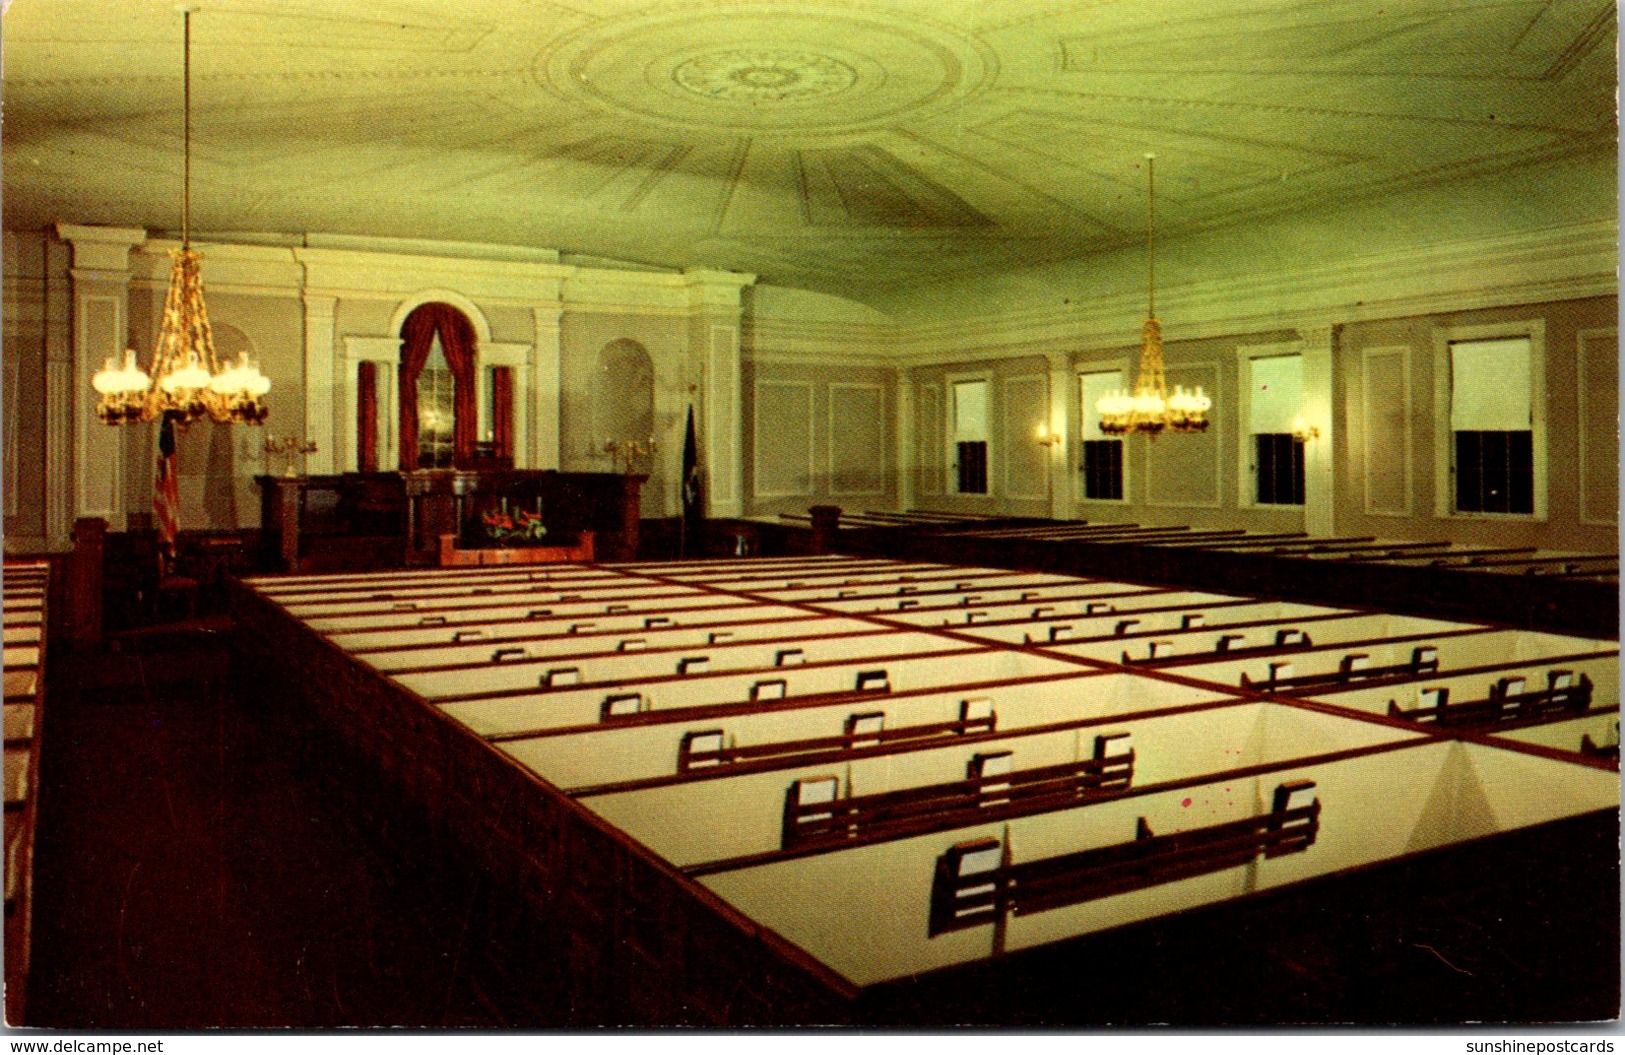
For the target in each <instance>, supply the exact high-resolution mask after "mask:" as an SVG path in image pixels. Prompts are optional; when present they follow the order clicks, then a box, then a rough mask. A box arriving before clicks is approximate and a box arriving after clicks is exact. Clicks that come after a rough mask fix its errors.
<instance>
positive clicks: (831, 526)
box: [807, 506, 841, 555]
mask: <svg viewBox="0 0 1625 1055" xmlns="http://www.w3.org/2000/svg"><path fill="white" fill-rule="evenodd" d="M807 512H808V513H810V514H812V551H813V553H814V554H815V555H822V554H825V553H829V552H832V551H833V550H834V549H835V535H836V533H837V532H838V531H839V530H840V528H841V507H840V506H813V507H812V508H811V509H809V510H807Z"/></svg>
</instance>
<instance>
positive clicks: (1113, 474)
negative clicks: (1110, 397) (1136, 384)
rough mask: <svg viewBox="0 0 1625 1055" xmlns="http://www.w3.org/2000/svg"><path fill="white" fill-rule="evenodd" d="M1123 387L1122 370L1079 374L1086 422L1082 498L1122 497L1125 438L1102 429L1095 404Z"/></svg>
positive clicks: (1084, 427)
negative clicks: (1117, 436)
mask: <svg viewBox="0 0 1625 1055" xmlns="http://www.w3.org/2000/svg"><path fill="white" fill-rule="evenodd" d="M1122 387H1123V371H1121V370H1104V371H1101V372H1099V373H1088V374H1079V375H1078V391H1079V395H1080V398H1081V399H1082V401H1083V408H1082V412H1081V413H1080V414H1079V415H1078V420H1079V421H1081V422H1082V423H1083V457H1082V459H1081V461H1082V464H1083V497H1084V498H1093V499H1100V500H1105V501H1112V502H1121V501H1122V500H1123V441H1122V440H1121V439H1119V438H1116V437H1113V436H1107V435H1106V434H1105V433H1104V432H1101V431H1100V414H1099V413H1098V412H1097V411H1096V410H1095V404H1096V403H1098V402H1100V398H1101V397H1102V396H1104V395H1106V394H1107V393H1109V392H1115V391H1117V390H1118V389H1120V388H1122Z"/></svg>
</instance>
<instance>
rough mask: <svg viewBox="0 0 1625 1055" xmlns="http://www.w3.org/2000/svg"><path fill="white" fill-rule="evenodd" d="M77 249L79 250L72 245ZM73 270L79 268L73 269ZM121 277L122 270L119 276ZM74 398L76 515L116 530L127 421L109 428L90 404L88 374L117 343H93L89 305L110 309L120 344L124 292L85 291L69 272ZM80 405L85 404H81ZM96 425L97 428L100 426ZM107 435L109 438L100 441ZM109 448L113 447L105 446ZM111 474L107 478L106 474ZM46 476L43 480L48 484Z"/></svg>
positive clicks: (120, 522) (80, 278)
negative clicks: (103, 521)
mask: <svg viewBox="0 0 1625 1055" xmlns="http://www.w3.org/2000/svg"><path fill="white" fill-rule="evenodd" d="M76 251H77V250H76ZM76 270H77V269H76ZM120 277H122V276H120ZM116 282H117V279H114V278H109V279H108V280H106V281H104V282H103V283H102V284H103V285H106V286H114V285H115V283H116ZM73 283H74V295H73V299H74V305H73V308H74V311H73V386H72V389H71V397H72V402H73V413H72V421H73V422H74V425H75V426H76V428H75V431H76V433H77V435H76V436H75V442H74V445H73V453H74V458H73V468H74V499H75V500H74V509H73V515H74V517H76V518H77V517H104V518H106V520H107V523H108V526H109V527H110V528H111V529H112V530H114V531H123V530H124V523H125V521H124V512H125V510H124V469H125V437H126V433H127V431H128V427H127V426H120V427H118V428H112V429H109V428H108V427H107V426H106V425H103V424H102V423H101V421H100V420H98V419H97V417H96V415H95V414H94V413H93V412H92V411H91V410H90V409H89V407H88V405H87V404H88V403H89V401H90V400H91V399H92V398H94V397H93V396H92V391H93V390H92V389H91V387H90V378H91V376H92V375H93V374H94V373H95V372H96V371H97V370H99V369H100V368H101V365H102V360H103V359H105V358H106V357H107V356H116V355H117V354H118V353H119V351H120V350H121V349H120V348H119V347H110V348H92V347H90V345H89V340H90V320H89V315H90V311H91V308H92V307H93V306H100V309H101V310H103V311H110V312H111V313H112V320H111V323H110V324H109V327H108V329H109V330H110V332H111V334H112V335H113V338H114V340H115V342H117V343H118V344H122V340H123V337H126V336H128V333H129V326H128V323H127V321H126V318H125V310H126V298H125V296H124V295H123V292H122V289H120V291H119V292H117V293H88V292H84V291H82V290H81V288H80V286H81V284H85V285H88V284H89V282H88V281H87V279H86V278H85V277H84V275H83V274H75V275H74V276H73ZM82 407H83V409H81V408H82ZM97 430H100V431H99V432H98V431H97ZM102 440H105V441H107V442H101V441H102ZM109 448H111V450H109ZM109 475H110V476H111V480H110V482H109V481H108V480H107V477H108V476H109ZM49 483H50V481H47V484H49Z"/></svg>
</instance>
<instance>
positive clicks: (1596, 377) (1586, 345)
mask: <svg viewBox="0 0 1625 1055" xmlns="http://www.w3.org/2000/svg"><path fill="white" fill-rule="evenodd" d="M1576 340H1577V341H1578V342H1579V345H1580V348H1579V364H1578V367H1577V369H1576V370H1575V384H1576V385H1577V386H1578V387H1579V393H1578V396H1579V399H1578V402H1579V430H1578V431H1579V437H1578V443H1579V447H1580V459H1579V461H1580V466H1579V469H1580V473H1579V476H1580V496H1579V499H1580V508H1579V519H1580V523H1582V524H1598V525H1602V526H1605V527H1616V526H1617V525H1618V524H1619V327H1617V326H1608V327H1602V328H1598V329H1591V330H1581V331H1580V332H1579V333H1578V334H1577V335H1576ZM1593 435H1596V436H1601V437H1605V443H1604V446H1603V448H1602V449H1601V450H1597V449H1594V448H1593V446H1592V443H1591V439H1592V436H1593ZM1609 441H1611V442H1609ZM1594 472H1595V473H1597V474H1598V475H1599V476H1600V477H1601V478H1602V479H1601V480H1600V481H1599V482H1600V483H1601V486H1600V487H1599V486H1595V485H1588V483H1587V481H1588V480H1589V479H1590V477H1591V476H1592V474H1593V473H1594ZM1599 492H1600V494H1599ZM1593 507H1595V509H1597V510H1601V514H1600V515H1593Z"/></svg>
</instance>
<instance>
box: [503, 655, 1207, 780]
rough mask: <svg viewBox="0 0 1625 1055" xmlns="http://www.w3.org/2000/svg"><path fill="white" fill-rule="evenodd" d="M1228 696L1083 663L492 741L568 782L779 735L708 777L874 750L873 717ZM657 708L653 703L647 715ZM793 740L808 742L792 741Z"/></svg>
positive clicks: (1086, 717) (1112, 709) (1061, 712)
mask: <svg viewBox="0 0 1625 1055" xmlns="http://www.w3.org/2000/svg"><path fill="white" fill-rule="evenodd" d="M1226 699H1228V697H1226V696H1224V695H1222V694H1220V693H1216V692H1209V691H1205V690H1202V689H1195V688H1191V687H1189V686H1184V685H1178V684H1175V683H1172V682H1165V681H1153V680H1150V679H1146V678H1137V677H1133V676H1131V675H1125V674H1115V673H1109V672H1104V671H1086V672H1080V673H1077V674H1074V675H1064V676H1061V677H1054V676H1050V677H1046V678H1044V679H1043V680H1036V681H1032V680H1028V681H1017V682H1011V683H1004V684H994V685H986V686H983V687H981V688H978V689H976V690H975V691H970V692H967V691H964V690H960V689H949V690H944V691H925V692H918V693H907V694H889V695H886V696H878V697H874V698H863V699H860V700H852V699H846V700H841V701H838V702H833V703H827V704H822V705H816V706H807V707H800V708H793V709H772V710H755V711H751V710H742V711H740V712H739V713H735V714H729V715H726V716H722V717H705V718H691V719H688V720H682V719H681V718H680V717H679V718H677V719H675V720H673V721H670V722H665V723H659V724H639V725H624V724H604V725H601V726H595V727H593V728H591V729H589V730H583V731H577V732H567V733H561V734H558V735H552V736H538V737H533V738H529V739H524V740H510V741H505V742H503V743H501V744H500V745H499V746H500V748H501V750H503V751H505V752H506V753H508V754H510V755H512V756H513V757H514V758H515V759H517V760H518V761H520V762H521V763H522V764H524V765H525V766H527V767H529V768H530V769H532V770H534V771H535V772H536V773H538V774H539V775H541V776H542V777H544V778H546V779H547V780H549V781H551V782H552V783H553V784H554V785H556V786H558V787H560V788H565V789H569V790H573V789H581V788H589V787H601V786H604V785H613V784H625V783H627V782H630V781H658V780H667V779H673V778H676V777H677V776H678V771H679V759H680V755H681V751H682V744H683V741H684V738H685V736H687V735H689V734H691V733H692V734H704V733H709V732H716V733H719V734H720V739H721V740H722V741H723V742H724V743H725V744H728V745H730V746H732V747H736V748H742V749H744V750H745V751H746V752H750V751H752V750H753V749H754V750H755V751H758V752H760V751H765V750H768V749H769V748H772V747H774V745H777V750H775V751H774V752H773V754H770V755H768V756H767V757H765V758H764V757H761V756H760V755H757V756H755V758H754V759H746V760H743V762H744V764H733V763H720V764H716V765H711V766H707V767H705V768H703V769H702V768H695V769H692V770H690V773H691V774H694V775H696V776H703V777H705V778H707V779H710V778H721V777H723V776H725V775H727V774H729V773H731V772H738V771H739V770H741V769H742V768H752V767H754V768H758V769H760V768H783V767H785V766H791V765H796V764H798V761H797V757H798V756H800V757H805V756H806V755H807V754H809V753H814V752H824V753H828V754H831V755H839V756H841V757H842V758H843V759H844V758H845V757H846V756H848V755H851V754H854V753H873V750H874V749H875V748H876V747H883V746H884V745H885V743H886V741H883V740H880V739H879V737H878V736H876V735H874V732H875V728H876V726H877V725H878V726H879V727H880V728H881V729H883V730H885V731H886V732H885V734H883V735H892V736H906V735H908V732H909V730H911V729H913V730H918V729H921V728H929V727H932V726H942V725H949V724H954V723H958V722H961V721H962V720H964V719H967V718H968V719H969V722H968V723H967V727H968V728H972V729H988V730H989V731H992V732H996V733H1012V732H1020V731H1022V730H1025V729H1041V728H1050V729H1054V728H1057V727H1062V726H1065V727H1073V726H1077V725H1079V724H1081V723H1099V722H1104V721H1112V722H1115V721H1120V720H1128V719H1132V718H1133V717H1134V716H1136V715H1140V714H1145V713H1148V712H1149V713H1156V712H1160V711H1165V710H1169V709H1175V708H1189V707H1193V706H1205V705H1209V704H1212V703H1215V702H1218V701H1222V700H1226ZM658 713H659V712H651V716H657V715H658ZM876 714H879V715H882V716H883V717H882V718H881V719H880V720H879V722H876V721H875V719H874V718H873V717H872V716H874V715H876ZM859 716H861V717H862V718H863V722H862V724H861V725H854V729H855V730H866V731H867V733H868V734H869V735H867V736H866V735H864V734H863V733H861V732H859V733H857V734H856V735H854V736H853V737H852V738H851V744H852V746H851V748H850V749H844V750H843V749H842V748H841V747H839V746H831V747H824V746H822V745H820V746H818V747H813V746H810V745H812V744H816V743H818V742H819V741H828V740H836V739H844V738H845V734H846V731H847V728H848V723H849V721H851V720H852V719H853V718H855V717H859ZM936 735H938V736H955V735H959V734H955V733H940V734H936ZM892 742H893V743H895V741H892ZM905 742H906V743H908V744H910V745H915V746H929V742H930V741H929V739H928V738H924V737H922V738H920V739H911V740H907V741H905ZM798 744H799V745H808V746H802V747H800V748H795V747H794V745H798Z"/></svg>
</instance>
